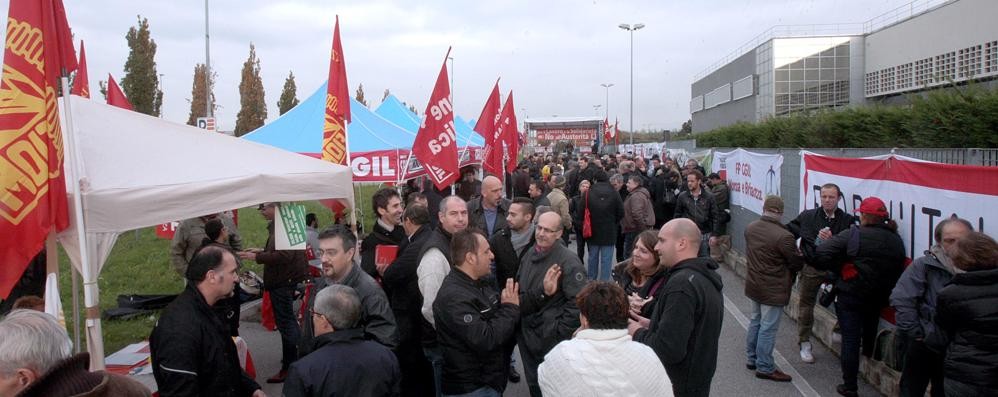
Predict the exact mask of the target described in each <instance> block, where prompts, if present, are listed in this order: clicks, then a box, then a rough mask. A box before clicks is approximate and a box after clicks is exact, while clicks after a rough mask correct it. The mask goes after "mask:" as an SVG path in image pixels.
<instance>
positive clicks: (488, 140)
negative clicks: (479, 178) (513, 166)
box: [475, 80, 503, 176]
mask: <svg viewBox="0 0 998 397" xmlns="http://www.w3.org/2000/svg"><path fill="white" fill-rule="evenodd" d="M499 106H500V100H499V80H496V84H495V86H493V87H492V93H490V94H489V99H488V100H486V101H485V107H483V108H482V114H481V115H479V116H478V122H477V123H475V132H478V133H479V134H481V135H482V137H483V138H485V154H484V156H483V158H484V159H485V160H484V161H483V162H482V168H484V169H485V171H487V172H490V173H492V174H494V175H500V176H501V175H503V172H502V167H503V164H502V155H503V145H502V139H500V138H501V137H500V136H499V132H500V131H501V130H500V129H499V128H498V124H499V113H500V110H501V109H500V107H499Z"/></svg>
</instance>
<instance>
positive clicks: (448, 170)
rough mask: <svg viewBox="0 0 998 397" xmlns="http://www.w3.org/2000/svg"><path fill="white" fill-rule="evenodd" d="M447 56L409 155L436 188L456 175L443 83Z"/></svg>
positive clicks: (446, 89) (451, 126) (447, 90)
mask: <svg viewBox="0 0 998 397" xmlns="http://www.w3.org/2000/svg"><path fill="white" fill-rule="evenodd" d="M447 56H450V48H448V49H447ZM447 56H445V57H444V62H443V64H442V65H441V66H440V74H439V75H437V83H436V85H434V86H433V94H431V95H430V102H429V103H427V104H426V111H424V112H423V122H422V124H421V125H420V126H419V132H417V133H416V140H415V141H413V143H412V153H413V154H414V155H415V156H416V159H418V160H419V162H420V163H421V164H422V165H423V168H425V169H426V171H427V175H429V176H430V179H431V180H432V181H433V185H435V186H436V187H437V189H443V188H445V187H448V186H450V185H451V184H452V183H454V182H455V181H457V178H458V174H459V173H458V169H457V139H456V137H455V132H454V106H453V105H452V104H451V102H450V85H449V84H447Z"/></svg>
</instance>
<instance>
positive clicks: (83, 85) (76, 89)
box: [69, 40, 90, 98]
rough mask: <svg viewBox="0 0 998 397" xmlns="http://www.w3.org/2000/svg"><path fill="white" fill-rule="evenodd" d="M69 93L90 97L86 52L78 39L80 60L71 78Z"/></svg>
mask: <svg viewBox="0 0 998 397" xmlns="http://www.w3.org/2000/svg"><path fill="white" fill-rule="evenodd" d="M69 93H70V94H73V95H79V96H81V97H84V98H90V79H89V78H88V77H87V53H86V51H84V50H83V40H80V62H79V68H77V70H76V77H74V78H73V88H72V89H70V90H69Z"/></svg>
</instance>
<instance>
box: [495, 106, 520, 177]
mask: <svg viewBox="0 0 998 397" xmlns="http://www.w3.org/2000/svg"><path fill="white" fill-rule="evenodd" d="M496 130H498V131H499V136H501V137H502V141H503V143H505V144H506V152H505V154H506V156H507V157H506V171H507V172H513V170H515V169H516V156H517V153H519V152H520V132H519V131H517V123H516V107H514V106H513V91H512V90H510V91H509V95H507V96H506V104H505V105H503V106H502V115H501V116H499V124H498V125H497V126H496ZM497 147H498V145H497Z"/></svg>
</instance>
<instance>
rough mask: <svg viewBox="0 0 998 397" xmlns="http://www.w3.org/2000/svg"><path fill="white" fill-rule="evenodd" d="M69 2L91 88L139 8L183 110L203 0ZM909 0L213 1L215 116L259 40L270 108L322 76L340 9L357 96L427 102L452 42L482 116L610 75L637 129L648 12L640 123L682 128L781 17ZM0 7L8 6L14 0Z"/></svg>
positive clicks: (553, 99)
mask: <svg viewBox="0 0 998 397" xmlns="http://www.w3.org/2000/svg"><path fill="white" fill-rule="evenodd" d="M63 1H64V4H65V5H66V9H67V11H66V12H67V14H68V17H69V23H70V26H71V27H72V29H73V32H74V34H75V35H76V39H77V40H80V39H82V40H84V41H85V42H86V47H87V58H88V59H87V61H88V68H89V75H90V85H91V92H92V93H94V95H96V96H99V95H100V94H99V93H98V88H97V82H98V80H105V79H106V78H107V74H108V73H112V74H113V75H114V77H115V79H116V80H119V81H120V80H121V78H122V77H123V72H122V68H123V66H124V63H125V59H126V58H127V56H128V46H127V45H126V42H125V37H124V36H125V33H126V32H127V31H128V28H129V27H131V26H134V25H136V15H141V16H142V17H145V18H148V19H149V24H150V30H151V32H152V37H153V39H154V40H155V41H156V43H157V45H158V51H157V54H156V62H157V69H158V72H159V73H162V74H163V75H164V78H163V82H164V106H163V112H164V116H165V117H166V118H167V119H170V120H173V121H176V122H185V121H186V120H187V115H188V113H189V110H190V105H189V102H188V100H189V99H190V95H191V83H192V78H193V70H194V64H195V63H197V62H204V2H203V1H196V0H184V1H135V0H92V1H83V0H63ZM908 2H909V0H880V1H867V0H731V1H728V0H724V1H720V0H705V1H661V0H660V1H627V2H623V1H567V0H566V1H490V2H472V1H468V2H457V1H421V2H392V1H338V2H332V1H263V0H244V1H212V2H211V5H210V7H211V55H212V68H213V69H214V70H215V72H216V73H217V74H218V80H217V82H216V88H215V95H216V97H217V98H218V103H219V105H220V106H221V107H222V108H221V109H220V110H219V112H218V117H219V122H220V124H221V128H222V129H225V130H229V129H232V128H233V126H234V125H235V118H236V113H238V111H239V92H238V87H239V80H240V70H241V68H242V63H243V62H244V61H245V60H246V58H247V56H248V54H249V43H250V42H253V43H254V44H255V45H256V49H257V55H258V56H259V58H260V60H261V66H262V71H263V83H264V87H265V90H266V101H267V106H268V116H269V117H268V120H273V119H275V118H276V117H277V106H276V103H277V99H278V96H279V95H280V92H281V87H282V86H283V84H284V79H285V77H287V75H288V71H294V74H295V77H296V81H297V84H298V97H299V99H304V98H306V97H307V96H308V95H310V94H311V93H312V92H313V91H314V90H315V89H316V88H317V87H318V86H319V84H321V83H322V81H324V80H325V78H326V76H327V73H328V64H329V51H330V46H331V43H332V29H333V21H334V19H333V18H334V15H336V14H339V16H340V30H341V31H340V34H341V36H342V40H343V47H344V53H345V58H346V62H347V73H348V80H349V84H350V90H351V95H352V94H353V93H354V91H355V90H356V88H357V85H358V84H360V83H363V84H364V91H365V94H366V96H367V99H368V103H369V104H370V105H371V107H372V108H374V107H376V106H377V105H378V104H379V103H380V101H381V96H382V93H383V92H384V90H385V89H386V88H388V89H390V90H391V92H392V93H393V94H395V95H396V96H398V97H399V98H400V99H401V100H403V101H407V102H409V103H412V104H414V105H416V107H417V108H418V109H419V111H420V112H422V110H423V108H424V107H425V106H426V102H427V100H428V97H429V94H430V91H431V90H432V87H433V83H434V80H435V79H436V75H437V72H438V71H439V68H440V65H441V62H442V61H443V57H444V54H445V53H446V51H447V47H448V46H449V45H450V46H453V47H454V49H453V51H452V54H451V55H452V56H453V57H454V69H455V70H454V86H455V87H454V97H455V98H454V99H455V107H456V109H457V112H458V113H459V114H461V115H462V116H464V117H465V118H469V119H470V118H476V117H477V116H478V113H479V112H480V111H481V108H482V106H483V104H484V101H485V97H486V96H487V95H488V93H489V90H490V89H491V88H492V84H493V83H494V82H495V79H496V77H498V76H502V81H501V82H500V89H501V91H502V93H503V96H504V99H505V95H506V93H507V92H509V90H510V89H512V90H513V95H514V101H515V102H516V107H517V115H518V117H519V118H521V119H522V118H524V117H526V116H545V117H546V116H552V115H559V116H590V115H596V114H597V112H596V111H595V110H594V109H593V105H596V104H599V105H601V106H605V104H604V101H605V96H604V95H605V91H604V89H603V88H602V87H600V83H613V84H614V87H612V88H611V89H610V98H609V102H610V104H609V108H610V119H611V122H612V120H613V119H614V118H619V120H620V124H621V128H622V129H626V128H628V127H629V124H628V120H629V119H628V112H627V110H628V98H629V91H628V82H629V52H628V51H629V36H628V32H626V31H624V30H621V29H620V28H618V27H617V25H618V24H620V23H632V24H633V23H644V24H645V25H646V27H645V28H644V29H642V30H639V31H637V32H635V33H634V118H635V124H634V126H635V128H637V129H642V128H656V129H660V128H669V129H673V128H678V127H679V126H680V124H682V122H683V121H685V120H687V119H688V118H689V100H690V84H691V83H692V79H693V76H694V75H696V74H697V73H698V72H700V71H701V70H703V69H704V68H706V67H707V66H709V65H711V64H713V63H714V62H716V61H717V60H719V59H720V58H722V57H724V56H725V55H727V54H728V53H730V52H731V51H733V50H734V49H736V48H737V47H739V46H740V45H741V44H743V43H744V42H746V41H748V40H749V39H751V38H753V37H755V36H756V35H758V34H759V33H762V32H763V31H765V30H766V29H768V28H770V27H772V26H773V25H789V24H828V23H852V22H863V21H865V20H868V19H870V18H873V17H875V16H877V15H880V14H882V13H884V12H887V11H890V10H892V9H894V8H896V7H898V6H901V5H904V4H907V3H908ZM0 7H2V8H0V10H4V11H6V10H7V9H8V8H9V0H0ZM0 35H4V36H5V30H4V31H3V32H0ZM78 46H79V43H78V42H77V47H78ZM523 109H525V111H524V110H523ZM603 111H604V109H603V108H600V110H599V113H598V114H599V115H600V116H602V115H603Z"/></svg>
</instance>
